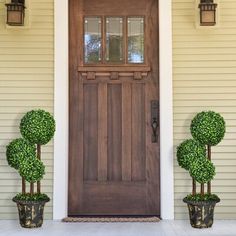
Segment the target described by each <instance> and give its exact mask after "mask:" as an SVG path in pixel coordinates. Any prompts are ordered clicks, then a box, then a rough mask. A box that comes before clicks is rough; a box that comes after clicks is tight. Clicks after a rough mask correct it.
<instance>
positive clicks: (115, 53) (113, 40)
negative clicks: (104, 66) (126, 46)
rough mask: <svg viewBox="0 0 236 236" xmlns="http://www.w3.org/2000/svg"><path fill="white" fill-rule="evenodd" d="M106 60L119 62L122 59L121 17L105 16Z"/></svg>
mask: <svg viewBox="0 0 236 236" xmlns="http://www.w3.org/2000/svg"><path fill="white" fill-rule="evenodd" d="M106 61H107V62H113V63H119V62H122V61H123V19H122V18H121V17H107V18H106Z"/></svg>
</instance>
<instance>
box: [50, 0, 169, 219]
mask: <svg viewBox="0 0 236 236" xmlns="http://www.w3.org/2000/svg"><path fill="white" fill-rule="evenodd" d="M171 4H172V3H171V0H159V61H160V62H159V66H160V80H159V81H160V172H161V180H160V182H161V193H160V199H161V218H162V219H174V173H173V95H172V12H171ZM68 8H69V7H68V0H60V1H54V9H55V11H54V22H55V23H54V43H55V53H54V61H55V67H54V116H55V119H56V128H57V129H56V134H55V137H54V181H53V182H54V184H53V219H54V220H59V219H62V218H63V217H66V216H67V206H68V153H69V150H68V143H69V135H68V133H69V132H68V131H69V129H68V127H69V126H68V125H69V58H68V53H69V47H68V46H69V13H68V12H69V10H68Z"/></svg>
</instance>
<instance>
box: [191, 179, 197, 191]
mask: <svg viewBox="0 0 236 236" xmlns="http://www.w3.org/2000/svg"><path fill="white" fill-rule="evenodd" d="M196 188H197V187H196V181H195V180H194V178H193V191H192V194H193V195H196V192H197V190H196Z"/></svg>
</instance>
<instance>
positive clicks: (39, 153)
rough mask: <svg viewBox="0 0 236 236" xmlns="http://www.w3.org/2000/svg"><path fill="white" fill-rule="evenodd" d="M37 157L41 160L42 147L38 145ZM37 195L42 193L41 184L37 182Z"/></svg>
mask: <svg viewBox="0 0 236 236" xmlns="http://www.w3.org/2000/svg"><path fill="white" fill-rule="evenodd" d="M37 157H38V159H39V160H41V145H40V144H37ZM37 193H41V182H40V181H38V182H37Z"/></svg>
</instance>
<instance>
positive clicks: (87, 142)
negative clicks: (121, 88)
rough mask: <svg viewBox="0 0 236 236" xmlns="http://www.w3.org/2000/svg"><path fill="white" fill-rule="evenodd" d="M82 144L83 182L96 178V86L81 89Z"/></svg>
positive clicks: (86, 86) (85, 86) (91, 85)
mask: <svg viewBox="0 0 236 236" xmlns="http://www.w3.org/2000/svg"><path fill="white" fill-rule="evenodd" d="M83 90H84V91H83V94H84V97H83V100H84V104H83V105H84V108H83V119H84V122H83V123H84V124H83V136H84V137H83V142H84V154H83V156H84V180H97V177H98V168H97V167H98V87H97V85H96V84H89V85H84V87H83Z"/></svg>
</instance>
